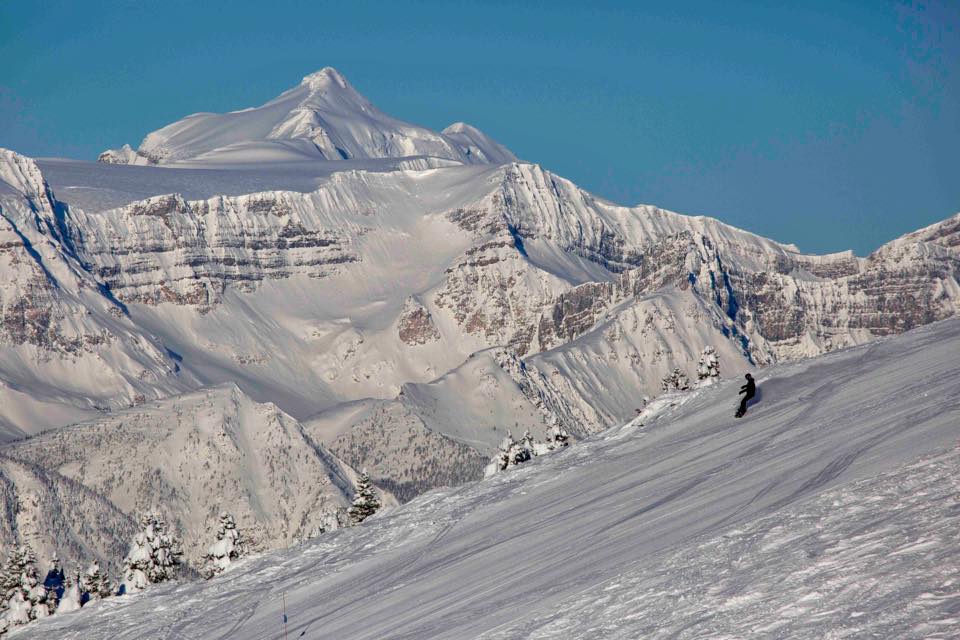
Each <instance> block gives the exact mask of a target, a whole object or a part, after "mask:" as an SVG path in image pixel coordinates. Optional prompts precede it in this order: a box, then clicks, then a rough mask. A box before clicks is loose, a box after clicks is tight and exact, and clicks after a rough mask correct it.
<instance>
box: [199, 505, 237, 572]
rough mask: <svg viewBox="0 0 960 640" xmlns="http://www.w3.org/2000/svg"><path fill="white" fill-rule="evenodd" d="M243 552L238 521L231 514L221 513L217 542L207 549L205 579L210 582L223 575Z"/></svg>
mask: <svg viewBox="0 0 960 640" xmlns="http://www.w3.org/2000/svg"><path fill="white" fill-rule="evenodd" d="M242 551H243V549H242V540H241V538H240V532H239V531H238V530H237V523H236V521H234V519H233V516H232V515H230V514H229V513H221V514H220V522H219V528H218V529H217V534H216V541H215V542H214V543H213V544H212V545H210V547H209V548H208V549H207V555H206V564H205V565H204V567H203V571H202V574H203V577H205V578H207V579H208V580H209V579H210V578H212V577H214V576H215V575H219V574H220V573H223V570H224V569H226V568H227V567H228V566H230V563H231V562H232V561H233V560H236V559H237V558H239V557H240V556H241V555H242Z"/></svg>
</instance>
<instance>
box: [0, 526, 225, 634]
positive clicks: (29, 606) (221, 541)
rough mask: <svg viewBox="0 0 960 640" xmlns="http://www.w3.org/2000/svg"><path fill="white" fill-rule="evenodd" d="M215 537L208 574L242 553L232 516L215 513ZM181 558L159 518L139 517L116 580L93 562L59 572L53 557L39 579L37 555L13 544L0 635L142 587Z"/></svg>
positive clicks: (169, 573) (2, 592) (1, 589)
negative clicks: (216, 527)
mask: <svg viewBox="0 0 960 640" xmlns="http://www.w3.org/2000/svg"><path fill="white" fill-rule="evenodd" d="M219 524H220V528H219V529H218V531H217V534H216V535H217V540H216V541H215V542H214V543H213V544H212V545H211V546H210V548H209V550H208V551H207V555H206V565H205V569H206V568H207V567H209V569H207V570H205V571H204V574H205V575H207V576H208V577H213V576H214V575H217V574H219V573H221V572H222V571H223V570H224V569H225V568H226V567H227V566H228V565H229V564H230V562H231V561H233V560H235V559H237V558H239V557H240V555H241V549H242V546H241V538H240V534H239V533H238V532H237V528H236V524H235V523H234V520H233V517H232V516H230V515H228V514H223V515H221V516H220V523H219ZM182 562H183V550H182V549H181V547H180V542H179V540H178V539H177V537H176V536H175V535H173V534H172V533H169V532H168V531H167V527H166V523H165V522H164V521H163V519H162V518H161V517H160V516H157V515H153V514H149V515H145V516H143V517H142V518H141V519H140V530H139V531H138V532H137V534H136V535H135V536H134V537H133V541H132V543H131V545H130V551H129V553H127V555H126V557H125V558H124V559H123V575H122V578H121V580H120V582H119V584H117V583H114V582H113V580H112V579H111V578H110V576H108V575H107V574H106V572H104V571H103V570H102V569H101V568H100V566H99V565H98V564H97V563H96V562H94V563H92V564H91V565H90V566H89V567H87V569H86V570H83V569H81V568H80V567H79V566H77V567H75V568H74V569H73V570H71V571H69V572H68V573H64V571H63V569H62V568H61V567H60V562H59V561H58V560H57V559H56V558H54V559H53V561H52V562H51V565H52V566H51V567H50V569H49V570H48V571H47V574H46V577H45V578H44V580H43V581H40V579H39V574H38V570H37V558H36V555H35V554H34V552H33V549H31V548H30V546H29V545H21V546H18V547H16V548H15V549H14V550H13V551H12V552H11V553H10V555H9V556H8V557H7V559H6V562H5V563H4V565H3V568H2V569H0V635H3V634H5V633H6V632H7V631H9V630H10V629H12V628H13V627H17V626H20V625H24V624H27V623H29V622H31V621H33V620H38V619H40V618H45V617H47V616H49V615H53V614H54V613H65V612H69V611H76V610H77V609H79V608H81V607H83V606H84V605H86V604H87V603H88V602H91V601H94V600H99V599H101V598H107V597H110V596H113V595H122V594H126V593H133V592H136V591H141V590H143V589H144V588H146V587H147V585H150V584H155V583H158V582H165V581H167V580H170V579H172V578H174V577H175V576H176V574H177V571H178V570H179V568H180V566H181V564H182Z"/></svg>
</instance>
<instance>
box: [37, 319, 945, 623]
mask: <svg viewBox="0 0 960 640" xmlns="http://www.w3.org/2000/svg"><path fill="white" fill-rule="evenodd" d="M958 362H960V321H958V320H947V321H944V322H940V323H937V324H933V325H929V326H927V327H924V328H921V329H918V330H915V331H913V332H911V333H908V334H906V335H903V336H900V337H896V338H890V339H881V340H879V341H876V342H873V343H871V344H869V345H863V346H859V347H855V348H851V349H848V350H844V351H839V352H836V353H833V354H830V355H826V356H822V357H819V358H815V359H811V360H806V361H803V362H799V363H794V364H789V365H778V366H774V367H770V368H768V369H765V370H764V371H763V374H762V375H761V376H758V378H759V389H760V394H759V396H758V399H757V401H756V402H755V403H754V405H753V406H752V407H751V408H750V410H749V412H748V414H747V416H746V417H745V418H743V419H741V420H737V419H734V418H733V412H734V408H735V404H736V390H737V387H738V382H737V381H728V382H724V383H720V384H717V385H713V386H710V387H707V388H704V389H701V390H699V391H696V392H692V395H688V396H686V397H685V401H683V402H677V403H675V406H670V403H667V404H665V405H664V406H658V407H657V408H656V410H655V411H651V412H648V413H647V414H646V415H643V416H640V417H639V418H638V419H637V420H634V421H632V422H630V423H628V424H625V425H623V426H620V427H615V428H613V429H610V430H608V431H605V432H603V433H601V434H599V435H597V436H595V437H593V438H591V439H588V440H586V441H583V442H581V443H579V444H577V445H575V446H573V447H570V448H569V449H567V450H564V451H561V452H558V453H555V454H551V455H549V456H546V457H543V458H538V459H537V460H535V461H533V462H529V463H526V464H525V465H523V466H521V467H517V468H515V469H512V470H510V471H509V472H505V473H502V474H498V475H497V476H495V477H493V478H492V479H489V480H486V481H483V482H479V483H475V484H471V485H467V486H463V487H461V488H459V489H452V490H441V491H434V492H431V493H428V494H426V495H423V496H421V497H420V498H418V499H416V500H414V501H412V502H410V503H408V504H406V505H404V506H402V507H400V508H398V509H395V510H393V511H390V512H387V513H385V514H382V515H378V516H375V517H374V518H372V519H371V520H369V521H367V522H365V523H364V524H363V525H362V526H360V527H357V528H354V529H347V530H341V531H337V532H333V533H331V534H325V535H323V536H321V537H320V538H318V539H315V540H312V541H310V542H308V543H306V544H304V545H302V546H299V547H297V548H293V549H290V550H288V551H284V552H277V553H273V554H268V555H264V556H261V557H258V558H254V559H250V560H247V561H244V562H243V563H241V564H239V565H238V566H236V567H235V568H233V569H231V570H230V571H228V572H227V573H225V574H224V575H223V576H222V577H220V578H218V579H216V580H213V581H210V582H205V583H184V584H179V585H173V586H169V587H163V588H156V589H151V590H148V591H147V592H145V593H143V594H139V595H136V596H130V597H121V598H112V599H108V600H105V601H102V602H101V603H98V604H97V605H95V606H92V607H88V608H85V609H84V610H82V611H81V612H79V613H74V614H71V615H61V616H54V617H52V618H50V619H47V620H43V621H41V622H40V623H38V624H36V625H32V626H30V627H27V628H25V629H24V631H23V632H22V636H20V637H36V638H50V637H58V638H84V639H90V638H129V639H134V638H208V639H213V638H223V639H227V638H230V639H231V640H246V639H250V640H252V639H254V638H257V639H260V638H278V637H282V636H283V633H284V628H283V624H282V615H283V613H282V607H283V606H284V605H285V609H286V615H287V619H288V626H287V629H286V632H287V637H289V638H306V639H312V638H317V639H319V638H337V639H338V640H340V639H347V638H357V639H359V638H369V639H379V640H382V639H385V638H418V639H419V638H488V639H493V638H497V639H506V638H543V639H545V638H564V639H579V638H583V639H588V638H589V639H594V638H638V637H643V638H661V637H664V638H666V637H669V638H734V637H736V638H742V637H750V638H784V637H790V638H818V639H819V638H824V637H833V638H843V637H851V638H853V637H856V638H863V637H882V638H948V637H956V632H957V629H958V628H960V579H958V578H957V576H956V567H957V566H958V562H960V552H958V546H957V543H956V522H957V518H958V516H960V509H958V503H957V496H958V489H960V487H958V478H960V450H958V442H957V438H958V435H960V430H958V428H957V427H958V420H960V400H958V398H960V376H958V373H960V371H958V364H957V363H958ZM661 404H663V403H661Z"/></svg>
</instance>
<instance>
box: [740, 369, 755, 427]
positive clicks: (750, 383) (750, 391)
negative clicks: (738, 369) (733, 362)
mask: <svg viewBox="0 0 960 640" xmlns="http://www.w3.org/2000/svg"><path fill="white" fill-rule="evenodd" d="M744 377H745V378H746V379H747V384H745V385H743V386H742V387H740V393H745V394H747V395H745V396H743V400H741V401H740V408H739V409H737V417H738V418H741V417H743V415H744V414H745V413H746V412H747V403H748V402H750V400H752V399H753V396H755V395H757V383H756V381H754V379H753V376H752V375H750V374H749V373H748V374H747V375H746V376H744ZM738 395H739V394H738Z"/></svg>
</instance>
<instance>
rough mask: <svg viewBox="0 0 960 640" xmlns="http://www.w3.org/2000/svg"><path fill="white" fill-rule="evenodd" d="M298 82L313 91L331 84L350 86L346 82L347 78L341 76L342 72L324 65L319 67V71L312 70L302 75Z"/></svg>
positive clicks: (342, 87)
mask: <svg viewBox="0 0 960 640" xmlns="http://www.w3.org/2000/svg"><path fill="white" fill-rule="evenodd" d="M300 84H301V85H305V86H308V87H310V88H311V89H313V90H315V91H318V90H323V89H327V88H329V87H330V86H331V85H336V86H339V87H340V88H341V89H347V88H352V87H350V83H349V82H347V79H346V78H344V77H343V74H341V73H340V72H339V71H337V70H336V69H334V68H333V67H324V68H323V69H320V71H314V72H313V73H311V74H309V75H306V76H304V77H303V80H301V81H300Z"/></svg>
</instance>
